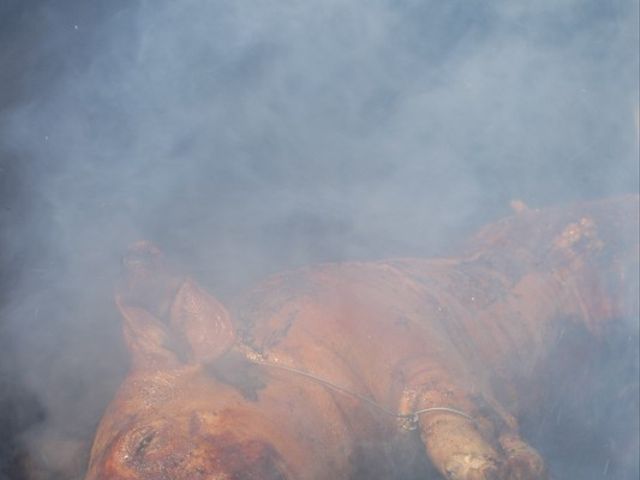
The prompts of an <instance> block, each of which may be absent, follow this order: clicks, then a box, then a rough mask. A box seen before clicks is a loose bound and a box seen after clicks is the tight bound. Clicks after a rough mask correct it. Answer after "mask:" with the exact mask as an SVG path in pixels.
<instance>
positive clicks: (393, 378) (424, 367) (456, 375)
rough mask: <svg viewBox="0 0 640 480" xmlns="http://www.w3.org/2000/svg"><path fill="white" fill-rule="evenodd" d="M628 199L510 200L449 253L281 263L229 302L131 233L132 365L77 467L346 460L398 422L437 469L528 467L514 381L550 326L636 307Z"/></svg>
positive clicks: (119, 479) (490, 474)
mask: <svg viewBox="0 0 640 480" xmlns="http://www.w3.org/2000/svg"><path fill="white" fill-rule="evenodd" d="M638 215H639V213H638V197H637V196H629V197H625V198H621V199H616V200H608V201H601V202H592V203H585V204H580V205H576V206H572V207H567V208H558V209H549V210H543V211H537V210H528V209H524V208H521V209H519V212H518V214H517V215H515V216H513V217H510V218H507V219H505V220H503V221H500V222H498V223H496V224H493V225H490V226H488V227H486V228H485V229H484V230H482V231H481V232H480V233H479V234H478V235H477V236H476V237H475V238H474V239H473V240H472V241H471V242H470V243H469V244H468V246H467V248H466V249H465V250H464V251H463V252H462V253H461V254H460V255H459V256H457V257H454V258H440V259H431V260H425V259H398V260H388V261H380V262H367V263H343V264H327V265H320V266H316V267H313V268H309V269H304V270H299V271H295V272H291V273H284V274H281V275H277V276H274V277H272V278H270V279H268V280H267V281H266V282H264V283H263V284H262V285H260V286H259V287H258V288H256V289H254V290H253V291H251V292H249V293H248V294H247V295H246V296H244V297H242V298H241V300H240V301H238V302H237V304H236V305H235V306H234V307H233V308H230V309H229V310H227V309H226V308H225V307H224V306H223V305H222V304H221V303H220V302H219V301H217V300H216V299H215V298H213V297H212V296H210V295H209V294H207V293H205V292H204V291H203V290H202V289H201V288H199V287H198V286H197V285H196V283H195V282H194V281H193V280H192V279H190V278H180V277H178V276H177V275H175V274H173V273H171V272H170V270H169V269H168V268H167V267H166V266H165V265H164V262H163V260H162V254H161V253H160V252H159V251H158V250H157V249H155V247H153V246H151V245H150V244H148V243H140V244H137V245H135V246H134V247H133V248H132V251H131V253H130V255H129V257H128V260H127V262H126V264H127V265H128V267H127V268H128V270H129V273H128V279H127V281H126V282H125V283H124V286H123V287H122V288H121V290H120V293H119V295H118V298H117V303H118V307H119V308H120V311H121V312H122V315H123V318H124V332H125V339H126V342H127V344H128V347H129V350H130V352H131V356H132V368H131V372H130V374H129V376H128V378H127V379H126V380H125V381H124V383H123V384H122V386H121V388H120V390H119V392H118V393H117V395H116V397H115V398H114V400H113V402H112V403H111V405H110V407H109V408H108V410H107V411H106V412H105V414H104V417H103V419H102V421H101V423H100V426H99V428H98V431H97V434H96V437H95V443H94V445H93V450H92V454H91V461H90V467H89V471H88V474H87V476H86V479H87V480H106V479H108V480H124V479H140V480H143V479H144V480H162V479H167V480H168V479H171V480H197V479H207V480H213V479H216V480H222V479H227V480H231V479H319V478H323V479H325V478H326V479H329V478H331V479H340V478H351V477H352V476H353V475H355V472H354V465H355V464H356V463H357V462H356V460H357V459H358V458H359V455H360V454H361V453H362V451H363V446H364V445H366V446H368V447H369V448H370V450H371V452H373V454H374V455H375V456H379V457H378V458H382V455H384V454H385V452H386V451H387V450H388V449H385V448H384V447H385V444H386V443H387V442H389V441H390V440H391V439H392V438H395V437H396V436H398V435H402V434H403V433H402V432H403V431H404V430H405V429H412V428H416V429H418V431H419V433H420V437H421V439H422V442H423V445H424V447H423V450H424V452H425V453H426V455H427V456H428V458H429V459H430V461H431V463H432V464H433V465H434V466H435V468H436V469H437V470H438V471H439V472H440V473H441V474H442V475H443V476H444V477H446V478H449V479H463V480H472V479H523V480H534V479H543V478H546V472H545V466H544V462H543V460H542V458H541V457H540V455H539V454H538V453H537V452H536V451H535V450H534V449H533V448H532V447H530V446H529V445H528V444H527V443H526V442H525V441H524V440H523V439H522V438H521V437H520V435H519V431H518V422H517V420H516V418H517V417H518V415H519V414H520V413H521V412H522V411H523V409H527V408H529V407H530V406H531V405H532V404H533V403H535V402H536V401H537V399H536V398H535V395H534V396H532V395H531V389H523V388H522V387H523V385H524V386H526V385H527V381H528V379H529V378H530V376H531V375H532V372H534V371H536V369H538V368H539V367H540V366H541V365H543V364H544V363H545V361H547V358H548V352H549V351H550V349H551V347H552V346H553V345H554V344H555V342H556V341H557V340H558V338H560V337H561V336H562V335H563V333H564V332H565V331H566V330H567V327H568V326H572V325H573V326H578V327H580V328H581V329H583V330H585V331H587V332H588V333H589V334H590V335H592V336H593V337H601V336H603V335H606V334H607V332H608V330H609V329H610V328H611V326H612V325H614V324H615V322H616V320H618V319H620V318H633V317H634V316H637V315H638V299H637V295H636V294H635V293H634V290H633V288H630V285H637V271H638V248H639V247H638ZM634 328H637V326H636V327H634ZM524 391H527V392H528V394H527V395H526V396H525V395H523V392H524ZM423 410H424V411H423ZM375 473H376V472H373V473H372V472H370V474H371V476H375V475H374V474H375ZM377 473H379V475H380V476H381V478H385V475H388V473H385V472H383V471H382V470H381V471H379V472H377Z"/></svg>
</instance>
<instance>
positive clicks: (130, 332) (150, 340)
mask: <svg viewBox="0 0 640 480" xmlns="http://www.w3.org/2000/svg"><path fill="white" fill-rule="evenodd" d="M116 305H117V306H118V309H119V310H120V313H121V314H122V317H123V319H124V321H123V333H124V340H125V343H126V345H127V348H128V350H129V354H130V355H131V363H132V369H133V370H160V369H164V368H173V367H177V366H178V365H179V363H180V362H179V361H178V358H177V357H176V355H175V354H174V353H173V351H172V350H171V349H170V348H169V346H170V336H169V333H168V332H167V327H166V326H165V324H163V323H162V322H161V321H160V320H159V319H157V318H156V317H154V316H153V315H152V314H151V313H149V312H148V311H147V310H145V309H143V308H140V307H136V306H132V305H129V304H127V303H126V302H125V301H124V300H123V298H122V297H121V296H120V295H116Z"/></svg>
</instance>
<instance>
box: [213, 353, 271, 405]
mask: <svg viewBox="0 0 640 480" xmlns="http://www.w3.org/2000/svg"><path fill="white" fill-rule="evenodd" d="M205 372H207V374H209V375H211V376H212V377H214V378H215V379H216V380H217V381H219V382H221V383H224V384H226V385H229V386H231V387H233V388H235V389H236V390H238V392H240V394H242V396H243V397H244V398H245V399H246V400H249V401H252V402H256V401H258V392H259V391H260V390H262V389H263V388H264V387H265V386H266V385H267V383H266V379H265V376H264V372H263V369H262V367H260V366H259V365H256V364H255V363H252V362H250V361H249V360H247V359H246V358H245V356H244V355H243V354H241V353H239V352H235V351H233V350H231V351H229V352H227V353H226V354H225V355H224V356H222V357H221V358H219V359H217V360H216V361H215V362H213V363H210V364H207V365H205Z"/></svg>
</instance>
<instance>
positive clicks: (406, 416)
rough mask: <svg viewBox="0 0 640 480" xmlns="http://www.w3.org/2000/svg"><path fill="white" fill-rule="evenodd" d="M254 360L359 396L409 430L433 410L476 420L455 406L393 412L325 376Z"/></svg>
mask: <svg viewBox="0 0 640 480" xmlns="http://www.w3.org/2000/svg"><path fill="white" fill-rule="evenodd" d="M251 361H252V362H254V363H256V364H258V365H262V366H265V367H270V368H276V369H280V370H285V371H287V372H291V373H295V374H296V375H300V376H302V377H306V378H308V379H310V380H313V381H314V382H316V383H319V384H320V385H323V386H325V387H327V388H330V389H331V390H334V391H336V392H339V393H342V394H343V395H348V396H351V397H354V398H357V399H358V400H360V401H362V402H364V403H366V404H367V405H369V406H371V407H373V408H375V409H377V410H379V411H381V412H383V413H385V414H387V415H389V416H391V417H394V418H398V419H402V420H407V421H408V423H407V424H406V425H405V428H407V429H408V430H413V429H415V428H416V426H417V423H418V417H419V416H420V415H422V414H425V413H431V412H448V413H453V414H455V415H459V416H461V417H464V418H466V419H468V420H471V421H472V422H473V421H474V419H473V417H471V416H470V415H468V414H466V413H464V412H462V411H460V410H456V409H455V408H449V407H430V408H422V409H420V410H415V411H413V412H410V413H396V412H393V411H391V410H389V409H387V408H385V407H383V406H382V405H380V404H379V403H377V402H375V401H374V400H372V399H370V398H368V397H366V396H364V395H361V394H359V393H357V392H352V391H351V390H348V389H346V388H344V387H341V386H339V385H336V384H334V383H331V382H329V381H328V380H325V379H323V378H320V377H317V376H316V375H313V374H311V373H308V372H305V371H304V370H298V369H297V368H293V367H287V366H285V365H278V364H275V363H271V362H266V361H264V360H255V359H252V360H251Z"/></svg>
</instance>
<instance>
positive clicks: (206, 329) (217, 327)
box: [170, 278, 236, 363]
mask: <svg viewBox="0 0 640 480" xmlns="http://www.w3.org/2000/svg"><path fill="white" fill-rule="evenodd" d="M170 323H171V327H172V330H173V331H174V332H179V333H180V334H182V336H183V338H184V340H185V341H186V342H187V344H188V345H189V347H190V349H191V360H192V361H194V362H198V363H211V362H213V361H215V360H216V359H218V358H220V357H221V356H222V355H223V354H224V353H226V352H227V351H228V350H229V349H230V348H231V346H232V345H233V344H234V342H235V340H236V332H235V329H234V327H233V323H232V322H231V316H230V315H229V312H227V309H226V308H224V305H222V303H220V302H219V301H218V300H216V299H215V298H214V297H212V296H211V295H209V294H208V293H206V292H205V291H204V290H202V289H201V288H200V287H199V286H198V285H196V283H195V282H194V281H193V280H191V279H189V278H187V279H186V280H185V281H184V282H183V284H182V285H181V286H180V288H179V290H178V293H177V295H176V298H175V300H174V302H173V305H172V306H171V312H170Z"/></svg>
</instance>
